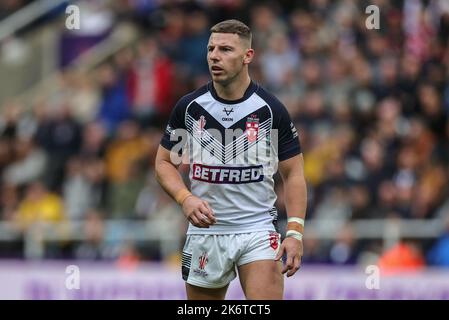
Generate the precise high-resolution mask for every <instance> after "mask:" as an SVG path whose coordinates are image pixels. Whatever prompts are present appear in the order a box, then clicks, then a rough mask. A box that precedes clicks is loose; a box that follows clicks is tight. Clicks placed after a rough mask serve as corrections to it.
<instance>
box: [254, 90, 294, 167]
mask: <svg viewBox="0 0 449 320" xmlns="http://www.w3.org/2000/svg"><path fill="white" fill-rule="evenodd" d="M256 94H257V95H258V96H259V97H261V98H262V99H263V100H264V101H265V102H266V103H267V105H268V107H269V108H270V109H271V112H272V114H273V130H277V132H278V144H277V146H278V159H279V161H283V160H287V159H289V158H291V157H294V156H296V155H298V154H300V153H301V145H300V143H299V138H298V132H297V130H296V128H295V125H294V124H293V122H292V120H291V118H290V115H289V113H288V111H287V109H286V108H285V106H284V104H283V103H282V102H281V101H279V99H278V98H276V97H275V96H274V95H273V94H271V93H270V92H268V91H267V90H265V89H264V88H263V87H261V86H258V89H257V91H256Z"/></svg>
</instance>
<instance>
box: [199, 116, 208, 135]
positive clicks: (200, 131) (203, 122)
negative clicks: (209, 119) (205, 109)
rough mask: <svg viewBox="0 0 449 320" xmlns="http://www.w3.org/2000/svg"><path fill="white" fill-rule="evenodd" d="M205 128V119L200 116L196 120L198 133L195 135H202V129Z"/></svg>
mask: <svg viewBox="0 0 449 320" xmlns="http://www.w3.org/2000/svg"><path fill="white" fill-rule="evenodd" d="M205 126H206V118H204V116H201V117H200V118H199V120H198V131H197V133H198V134H199V135H202V134H203V132H204V127H205Z"/></svg>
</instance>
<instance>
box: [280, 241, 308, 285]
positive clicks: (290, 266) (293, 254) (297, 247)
mask: <svg viewBox="0 0 449 320" xmlns="http://www.w3.org/2000/svg"><path fill="white" fill-rule="evenodd" d="M284 252H285V253H286V255H287V259H286V261H285V265H284V267H283V268H282V274H285V273H286V272H287V271H288V272H287V277H291V276H292V275H294V274H295V273H296V271H298V270H299V268H300V267H301V257H302V253H303V247H302V241H299V240H297V239H295V238H292V237H288V238H286V239H284V241H282V244H281V247H280V248H279V252H278V254H277V256H276V258H275V259H276V261H277V260H279V259H281V258H282V256H283V255H284Z"/></svg>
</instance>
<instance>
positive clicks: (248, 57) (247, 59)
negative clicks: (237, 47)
mask: <svg viewBox="0 0 449 320" xmlns="http://www.w3.org/2000/svg"><path fill="white" fill-rule="evenodd" d="M253 57H254V49H246V52H245V56H244V57H243V64H250V63H251V61H252V60H253Z"/></svg>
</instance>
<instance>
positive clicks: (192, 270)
mask: <svg viewBox="0 0 449 320" xmlns="http://www.w3.org/2000/svg"><path fill="white" fill-rule="evenodd" d="M279 247H280V234H279V233H277V232H274V231H257V232H251V233H238V234H223V235H211V234H204V235H203V234H201V235H199V234H192V235H188V236H187V239H186V243H185V245H184V249H183V252H182V278H183V279H184V280H185V281H187V283H189V284H191V285H194V286H198V287H203V288H222V287H224V286H226V285H227V284H229V282H231V281H232V280H233V279H234V278H235V277H236V275H237V273H236V266H237V267H239V266H241V265H244V264H246V263H250V262H253V261H258V260H274V259H275V257H276V255H277V253H278V251H279Z"/></svg>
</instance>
